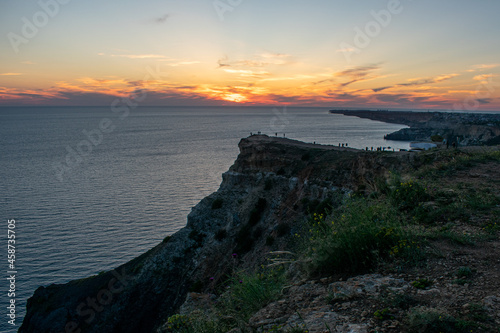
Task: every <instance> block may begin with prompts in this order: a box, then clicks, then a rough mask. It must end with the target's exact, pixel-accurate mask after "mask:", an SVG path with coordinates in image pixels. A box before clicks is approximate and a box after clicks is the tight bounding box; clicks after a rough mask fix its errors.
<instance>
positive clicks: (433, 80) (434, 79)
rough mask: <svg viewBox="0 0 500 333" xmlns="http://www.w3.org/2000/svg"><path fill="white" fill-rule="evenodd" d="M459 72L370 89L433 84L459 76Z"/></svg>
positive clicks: (377, 89) (377, 90)
mask: <svg viewBox="0 0 500 333" xmlns="http://www.w3.org/2000/svg"><path fill="white" fill-rule="evenodd" d="M459 75H460V74H443V75H439V76H435V77H430V78H417V79H410V80H408V81H409V82H404V83H398V84H395V85H392V86H385V87H379V88H373V89H372V90H373V91H374V92H379V91H382V90H386V89H391V88H395V87H414V86H422V85H426V84H433V83H439V82H443V81H446V80H450V79H452V78H454V77H457V76H459Z"/></svg>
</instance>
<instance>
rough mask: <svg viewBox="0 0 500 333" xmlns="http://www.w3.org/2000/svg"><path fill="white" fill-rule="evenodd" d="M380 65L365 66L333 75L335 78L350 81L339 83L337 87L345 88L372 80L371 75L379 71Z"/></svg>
mask: <svg viewBox="0 0 500 333" xmlns="http://www.w3.org/2000/svg"><path fill="white" fill-rule="evenodd" d="M380 65H381V64H371V65H365V66H357V67H353V68H349V69H346V70H343V71H342V72H338V73H335V75H334V76H335V77H347V78H349V79H350V80H349V81H347V82H343V83H339V86H341V87H347V86H348V85H351V84H353V83H356V82H360V81H366V80H368V79H370V80H371V79H373V78H375V77H374V76H372V73H373V72H374V71H376V70H378V69H380Z"/></svg>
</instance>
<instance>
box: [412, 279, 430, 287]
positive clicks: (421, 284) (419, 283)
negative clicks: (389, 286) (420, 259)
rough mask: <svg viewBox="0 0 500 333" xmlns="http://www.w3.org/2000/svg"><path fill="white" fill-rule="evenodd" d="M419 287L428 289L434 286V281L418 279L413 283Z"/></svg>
mask: <svg viewBox="0 0 500 333" xmlns="http://www.w3.org/2000/svg"><path fill="white" fill-rule="evenodd" d="M411 285H412V286H414V287H415V288H417V289H426V288H428V287H430V286H432V281H431V280H428V279H417V280H415V281H413V282H412V283H411Z"/></svg>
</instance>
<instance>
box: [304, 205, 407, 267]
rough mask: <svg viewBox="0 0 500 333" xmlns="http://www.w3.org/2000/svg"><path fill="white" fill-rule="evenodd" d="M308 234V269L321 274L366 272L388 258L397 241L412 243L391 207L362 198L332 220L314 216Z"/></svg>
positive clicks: (343, 209)
mask: <svg viewBox="0 0 500 333" xmlns="http://www.w3.org/2000/svg"><path fill="white" fill-rule="evenodd" d="M309 233H310V235H309V237H308V239H309V240H308V241H307V244H306V246H307V247H308V251H307V255H308V256H310V258H311V261H310V262H311V264H310V267H309V268H310V270H311V273H313V274H320V275H323V274H332V273H339V272H343V273H345V272H348V273H357V272H363V271H367V270H369V269H371V268H373V267H375V266H376V265H377V264H378V263H379V262H380V260H381V259H384V258H388V257H389V256H390V255H391V251H392V250H393V248H394V247H397V246H399V244H400V241H402V240H408V244H414V242H412V241H411V238H412V236H411V235H410V234H409V233H408V232H406V231H404V229H403V228H402V225H401V223H400V222H399V220H398V219H397V217H396V215H395V212H394V210H393V209H391V207H390V206H388V205H385V204H370V203H369V202H367V201H366V200H364V199H351V200H350V201H349V202H348V203H347V204H346V205H345V206H344V207H343V208H342V209H341V210H340V211H339V212H338V213H337V214H336V216H335V217H334V219H333V221H331V220H327V219H326V218H325V217H324V215H321V214H319V215H318V214H315V215H313V218H312V220H311V228H310V230H309ZM410 247H411V245H410ZM406 250H407V248H406V247H405V248H404V249H401V251H406Z"/></svg>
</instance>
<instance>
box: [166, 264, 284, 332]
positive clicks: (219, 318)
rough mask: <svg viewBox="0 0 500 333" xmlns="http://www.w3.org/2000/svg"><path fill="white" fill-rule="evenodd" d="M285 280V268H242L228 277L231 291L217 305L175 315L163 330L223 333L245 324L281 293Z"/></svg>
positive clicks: (228, 290) (221, 297)
mask: <svg viewBox="0 0 500 333" xmlns="http://www.w3.org/2000/svg"><path fill="white" fill-rule="evenodd" d="M284 283H285V275H284V272H283V269H275V270H270V269H262V270H260V271H258V272H254V273H246V272H239V273H237V274H235V275H234V276H233V277H232V278H231V279H230V280H229V281H228V286H227V291H226V292H224V293H223V294H222V295H221V296H220V297H219V299H218V302H217V303H216V304H215V305H214V306H212V307H211V308H205V309H200V310H195V311H194V312H192V313H191V314H189V315H179V314H176V315H173V316H171V317H169V318H168V320H167V322H166V323H165V325H164V326H163V327H162V332H165V333H167V332H169V333H170V332H171V333H222V332H228V331H230V330H231V329H233V328H237V327H244V326H245V324H246V323H247V322H248V320H249V319H250V317H251V316H252V315H253V314H255V313H256V312H257V311H258V310H260V309H261V308H263V307H264V306H266V305H267V304H269V303H270V302H272V301H274V300H276V299H278V298H279V297H280V295H281V292H282V289H283V286H284Z"/></svg>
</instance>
